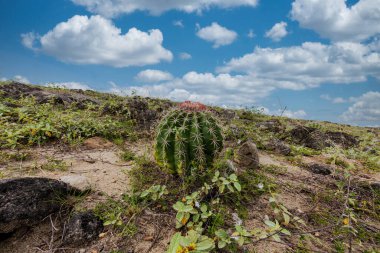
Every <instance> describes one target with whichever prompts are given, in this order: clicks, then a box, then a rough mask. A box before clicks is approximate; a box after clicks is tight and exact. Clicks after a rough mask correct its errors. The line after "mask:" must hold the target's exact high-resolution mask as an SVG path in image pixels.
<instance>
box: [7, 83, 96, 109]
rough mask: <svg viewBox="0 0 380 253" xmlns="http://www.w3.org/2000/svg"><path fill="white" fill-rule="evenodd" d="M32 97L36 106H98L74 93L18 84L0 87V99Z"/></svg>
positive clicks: (93, 101) (81, 107)
mask: <svg viewBox="0 0 380 253" xmlns="http://www.w3.org/2000/svg"><path fill="white" fill-rule="evenodd" d="M29 96H32V97H34V98H35V99H36V102H37V103H38V104H44V103H53V104H56V105H65V106H67V105H71V104H75V105H76V106H77V107H78V108H79V109H84V108H86V107H87V104H89V103H91V104H96V105H97V104H100V102H99V101H97V100H95V99H93V98H91V97H89V96H86V95H84V94H81V93H76V92H73V91H72V92H70V93H66V92H62V91H59V90H44V89H41V88H40V87H37V86H33V85H27V84H23V83H19V82H11V83H9V84H5V85H2V86H0V97H3V98H12V99H20V98H21V97H29Z"/></svg>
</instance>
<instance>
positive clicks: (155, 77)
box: [135, 69, 173, 83]
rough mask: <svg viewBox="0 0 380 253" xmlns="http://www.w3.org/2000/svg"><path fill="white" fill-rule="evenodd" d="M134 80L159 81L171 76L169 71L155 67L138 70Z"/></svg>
mask: <svg viewBox="0 0 380 253" xmlns="http://www.w3.org/2000/svg"><path fill="white" fill-rule="evenodd" d="M135 79H136V80H138V81H140V82H147V83H152V82H161V81H169V80H172V79H173V76H172V75H171V74H170V73H169V72H165V71H161V70H155V69H146V70H143V71H141V72H139V73H138V74H137V75H136V77H135Z"/></svg>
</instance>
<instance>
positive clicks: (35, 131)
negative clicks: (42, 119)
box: [30, 128, 37, 136]
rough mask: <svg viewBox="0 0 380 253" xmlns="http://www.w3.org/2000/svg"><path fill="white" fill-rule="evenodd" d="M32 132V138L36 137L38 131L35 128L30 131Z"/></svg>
mask: <svg viewBox="0 0 380 253" xmlns="http://www.w3.org/2000/svg"><path fill="white" fill-rule="evenodd" d="M30 132H31V133H32V136H35V135H36V133H37V129H35V128H33V129H31V130H30Z"/></svg>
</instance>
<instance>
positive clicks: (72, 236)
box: [63, 211, 103, 245]
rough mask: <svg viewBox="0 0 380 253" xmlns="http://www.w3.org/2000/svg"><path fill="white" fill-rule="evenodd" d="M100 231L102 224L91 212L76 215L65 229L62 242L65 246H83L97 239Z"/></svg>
mask: <svg viewBox="0 0 380 253" xmlns="http://www.w3.org/2000/svg"><path fill="white" fill-rule="evenodd" d="M102 231H103V223H102V221H101V220H100V219H99V218H98V217H97V216H95V214H94V213H93V212H92V211H86V212H81V213H76V214H74V215H73V216H72V217H71V218H70V219H69V221H68V223H67V225H66V227H65V231H64V237H63V242H64V244H66V245H67V244H70V245H83V244H85V243H87V242H90V241H92V240H94V239H97V238H98V237H99V234H100V233H101V232H102Z"/></svg>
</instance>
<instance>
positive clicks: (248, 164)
mask: <svg viewBox="0 0 380 253" xmlns="http://www.w3.org/2000/svg"><path fill="white" fill-rule="evenodd" d="M237 162H238V164H239V166H241V167H242V169H258V168H259V166H260V163H259V152H258V150H257V147H256V144H255V143H253V142H252V141H246V142H245V143H243V145H241V146H240V148H239V150H238V152H237Z"/></svg>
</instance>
